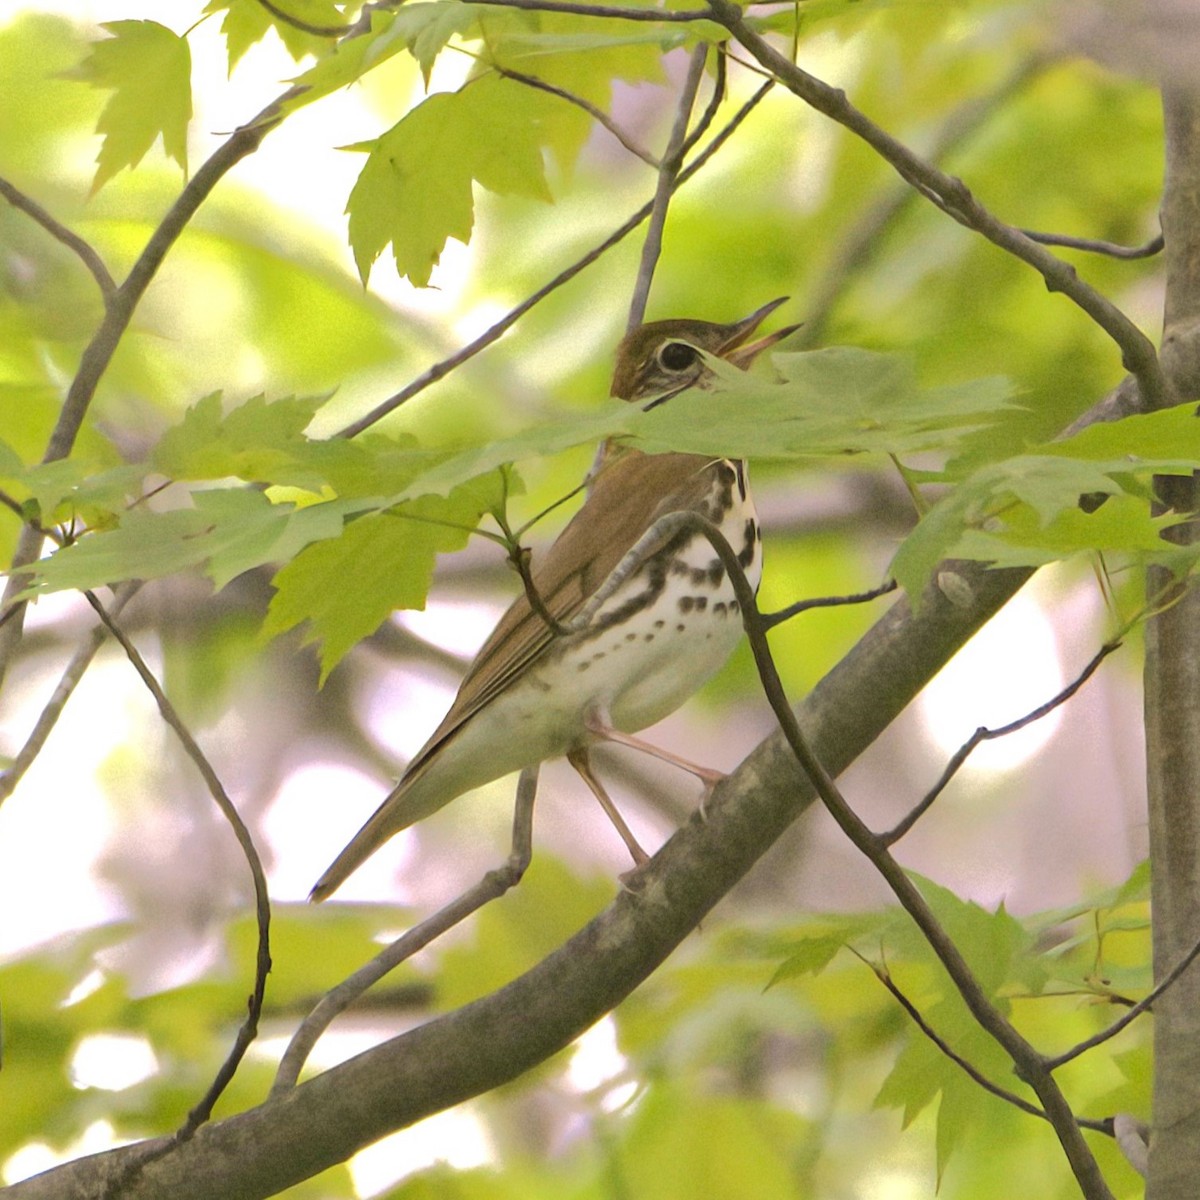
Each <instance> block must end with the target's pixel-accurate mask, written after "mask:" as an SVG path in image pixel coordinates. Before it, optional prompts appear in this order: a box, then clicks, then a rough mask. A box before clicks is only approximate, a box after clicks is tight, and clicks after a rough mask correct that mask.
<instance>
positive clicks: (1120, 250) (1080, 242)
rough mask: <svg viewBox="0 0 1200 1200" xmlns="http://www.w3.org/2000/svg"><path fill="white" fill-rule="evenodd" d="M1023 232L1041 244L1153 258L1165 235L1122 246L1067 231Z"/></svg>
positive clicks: (1129, 257)
mask: <svg viewBox="0 0 1200 1200" xmlns="http://www.w3.org/2000/svg"><path fill="white" fill-rule="evenodd" d="M1021 232H1022V233H1023V234H1024V235H1025V236H1026V237H1027V238H1028V239H1029V240H1030V241H1031V242H1037V243H1038V244H1039V245H1041V246H1066V247H1067V248H1068V249H1071V250H1088V251H1090V252H1091V253H1092V254H1104V255H1107V256H1108V257H1109V258H1124V259H1136V258H1153V257H1154V255H1156V254H1159V253H1161V252H1162V248H1163V246H1164V245H1165V244H1166V243H1165V242H1164V241H1163V235H1162V234H1161V233H1157V234H1155V235H1154V237H1152V238H1151V239H1150V240H1149V241H1148V242H1143V243H1142V244H1141V245H1140V246H1122V245H1120V244H1119V243H1117V242H1105V241H1101V240H1100V239H1099V238H1082V237H1071V236H1070V234H1066V233H1038V231H1037V230H1035V229H1022V230H1021Z"/></svg>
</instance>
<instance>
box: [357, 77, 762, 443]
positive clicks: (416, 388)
mask: <svg viewBox="0 0 1200 1200" xmlns="http://www.w3.org/2000/svg"><path fill="white" fill-rule="evenodd" d="M773 86H774V84H773V83H770V82H768V83H765V84H763V86H762V87H760V88H759V89H758V90H757V91H756V92H755V93H754V95H753V96H751V97H750V99H749V100H747V101H746V103H745V104H743V105H742V106H741V108H739V109H738V111H737V112H736V113H735V114H734V115H733V116H732V117H731V118H730V119H729V121H728V122H727V123H726V124H725V126H724V127H723V128H722V129H721V131H720V132H719V133H718V134H716V135H715V136H714V138H713V140H712V141H711V142H709V144H708V145H707V146H706V147H705V148H704V150H703V151H702V152H701V153H700V154H698V155H697V156H696V158H695V159H694V160H693V161H692V162H690V163H689V164H688V165H687V167H686V168H685V169H684V170H683V171H681V172H680V174H679V180H678V184H679V185H682V184H684V183H686V182H687V181H688V180H689V179H691V178H692V177H693V176H694V175H695V174H696V172H697V171H699V170H701V168H703V167H704V165H705V164H706V163H707V162H708V161H709V160H710V159H711V158H712V156H713V155H714V154H716V152H717V151H718V150H720V149H721V147H722V146H724V145H725V143H726V142H727V141H728V140H729V139H730V138H731V137H732V136H733V134H734V132H735V131H736V130H737V129H738V128H739V126H740V125H741V124H742V122H743V121H745V119H746V118H747V117H748V116H749V115H750V113H751V112H752V111H753V110H754V109H755V108H756V107H757V106H758V105H759V103H760V102H761V101H762V100H763V98H764V97H765V96H766V94H767V92H769V91H770V90H771V88H772V87H773ZM652 207H653V205H652V204H644V205H642V207H641V208H640V209H638V211H637V212H635V213H634V214H633V216H631V217H630V218H629V219H628V220H627V221H626V222H625V223H624V224H623V225H621V226H620V227H618V228H617V229H614V230H613V232H612V233H610V234H609V235H608V237H606V238H605V239H604V241H603V242H601V243H600V244H599V245H598V246H596V247H595V248H594V249H592V250H589V251H588V252H587V253H586V254H585V255H583V257H582V258H579V259H576V260H575V262H573V263H572V264H571V265H570V266H569V267H566V268H565V269H564V270H562V271H560V272H559V273H558V274H557V275H556V276H555V277H554V278H553V279H551V280H550V281H549V282H548V283H546V284H544V285H543V286H542V287H540V288H539V289H538V290H537V291H536V292H534V293H533V294H532V295H530V296H527V297H526V298H525V299H524V300H522V301H521V303H520V304H518V305H517V306H516V307H515V308H511V309H509V311H508V312H507V313H505V314H504V316H503V317H501V318H500V320H498V321H497V322H496V323H495V324H494V325H492V326H490V327H489V328H488V329H486V330H484V332H483V333H481V334H480V335H479V337H477V338H476V339H475V340H474V341H473V342H468V343H467V344H466V345H465V346H463V347H462V348H461V349H460V350H456V351H455V352H454V353H453V354H451V355H450V356H449V358H444V359H442V360H441V362H437V363H434V364H433V366H431V367H430V368H429V369H428V370H426V371H423V372H422V373H421V374H420V375H418V376H417V377H416V379H414V380H413V381H412V382H411V383H409V384H406V385H405V386H404V387H403V388H401V389H400V391H398V392H396V393H395V394H394V395H391V396H389V397H388V398H387V399H386V400H383V401H381V402H380V403H379V404H377V405H376V406H375V407H374V408H373V409H371V411H370V412H369V413H367V414H366V415H365V416H362V417H359V418H358V419H357V420H356V421H351V422H350V424H349V425H346V426H345V427H344V428H342V429H339V430H338V432H337V434H336V435H335V436H337V437H355V436H356V435H357V434H360V433H362V431H363V430H364V429H369V428H370V427H371V426H372V425H374V424H376V423H377V422H378V421H381V420H382V419H383V418H384V417H386V416H387V415H388V414H389V413H392V412H395V410H396V409H398V408H399V407H400V406H401V405H402V404H406V403H407V402H408V401H409V400H411V399H412V398H413V397H414V396H416V395H419V394H420V393H421V392H423V391H424V390H425V389H426V388H427V387H429V386H430V385H431V384H434V383H436V382H437V381H438V380H439V379H443V378H444V377H445V376H447V375H449V374H450V372H451V371H453V370H455V369H457V368H458V367H460V366H462V364H463V363H465V362H467V361H468V360H469V359H471V358H474V357H475V355H476V354H478V353H479V352H480V351H481V350H485V349H487V347H488V346H490V345H491V344H492V343H493V342H497V341H499V340H500V338H501V337H502V336H503V335H504V334H505V333H506V332H507V331H508V330H509V329H511V328H512V327H513V326H514V325H515V324H516V323H517V322H518V321H519V320H520V319H521V318H522V317H523V316H524V315H525V314H526V313H527V312H529V310H530V309H531V308H534V307H535V306H536V305H538V304H540V303H541V302H542V301H543V300H544V299H545V298H546V297H547V296H549V295H550V294H551V293H552V292H555V291H557V290H558V289H559V288H560V287H562V286H563V284H565V283H569V282H570V281H571V280H572V279H574V278H575V276H576V275H578V274H580V272H582V271H584V270H585V269H586V268H587V267H589V266H591V265H592V263H594V262H595V261H596V260H597V259H598V258H600V257H601V256H602V255H604V254H606V253H607V252H608V251H609V250H611V249H612V248H613V247H614V246H616V245H618V244H619V243H620V242H622V241H624V239H625V238H627V237H628V236H629V235H630V234H631V233H632V232H633V231H634V230H635V229H636V228H637V227H638V226H639V225H640V224H641V223H642V222H643V221H644V220H646V218H647V217H648V216H649V215H650V213H651V210H652Z"/></svg>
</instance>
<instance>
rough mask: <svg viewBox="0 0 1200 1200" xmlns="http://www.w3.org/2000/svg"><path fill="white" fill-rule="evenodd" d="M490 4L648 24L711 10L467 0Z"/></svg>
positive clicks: (703, 17) (706, 16)
mask: <svg viewBox="0 0 1200 1200" xmlns="http://www.w3.org/2000/svg"><path fill="white" fill-rule="evenodd" d="M471 2H472V3H473V4H482V5H486V6H487V7H490V8H519V9H523V10H524V11H526V12H556V13H570V14H571V15H572V16H576V17H595V18H597V19H598V20H614V19H615V20H619V21H645V22H649V23H650V24H672V25H676V24H677V25H687V24H690V23H692V22H694V21H712V20H714V16H713V14H712V13H711V12H710V11H709V10H708V9H705V8H693V9H680V10H678V11H674V12H673V11H671V10H670V9H667V8H627V7H625V6H624V5H616V4H574V3H571V0H471Z"/></svg>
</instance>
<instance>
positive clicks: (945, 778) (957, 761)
mask: <svg viewBox="0 0 1200 1200" xmlns="http://www.w3.org/2000/svg"><path fill="white" fill-rule="evenodd" d="M1122 644H1123V643H1122V642H1121V640H1120V639H1119V638H1114V639H1113V640H1112V641H1110V642H1105V643H1104V645H1103V646H1101V647H1100V649H1099V650H1097V651H1096V653H1095V654H1094V655H1093V656H1092V657H1091V659H1090V660H1089V662H1088V664H1087V666H1085V667H1084V668H1083V670H1082V671H1080V673H1079V674H1078V675H1077V676H1076V677H1075V678H1074V679H1073V680H1072V681H1071V682H1070V683H1069V684H1067V686H1066V687H1065V688H1063V689H1062V690H1061V691H1059V692H1058V693H1056V694H1055V695H1054V696H1052V697H1051V698H1050V699H1049V700H1047V701H1046V702H1045V703H1044V704H1039V705H1038V706H1037V708H1035V709H1033V710H1032V711H1030V712H1027V713H1026V714H1025V715H1024V716H1023V717H1019V718H1018V719H1017V720H1015V721H1010V722H1009V723H1008V724H1007V725H1000V726H998V727H997V728H996V729H988V728H987V727H986V726H983V725H981V726H980V727H979V728H978V729H976V730H975V732H974V733H973V734H971V736H970V737H969V738H967V740H966V741H965V742H963V744H962V745H961V746H959V748H958V749H957V750H956V751H955V752H954V754H953V755H952V756H951V758H950V761H949V762H948V763H947V764H946V769H945V770H944V771H943V772H942V774H941V777H940V778H939V779H938V781H937V783H935V784H934V785H933V787H932V788H930V789H929V791H928V792H926V793H925V795H924V796H923V797H922V798H921V800H920V802H919V803H917V804H916V805H915V806H914V807H913V808H912V810H911V811H910V812H909V813H908V815H907V816H906V817H905V818H904V819H903V820H902V821H900V822H899V823H898V824H896V825H895V826H893V827H892V828H891V829H889V830H888V831H887V832H886V833H881V834H879V835H878V836H879V839H880V841H881V842H883V844H884V845H885V846H891V845H894V844H895V843H896V842H898V841H899V840H900V839H901V838H902V837H904V835H905V834H906V833H908V831H909V830H910V829H911V828H912V827H913V826H914V825H915V824H916V823H917V822H918V821H919V820H920V819H921V818H922V817H923V816H924V815H925V814H926V813H927V812H928V811H929V809H930V807H931V806H932V804H933V802H934V801H935V800H936V799H937V798H938V797H939V796H940V795H941V794H942V792H943V791H945V789H946V786H947V784H949V782H950V780H951V779H953V778H954V776H955V775H956V774H957V772H958V769H959V768H960V767H961V766H962V765H963V763H965V762H966V761H967V758H968V757H969V756H970V754H971V752H972V751H973V750H974V749H975V747H976V746H978V745H979V743H980V742H990V741H994V740H995V739H996V738H1002V737H1008V735H1009V734H1011V733H1016V732H1017V731H1018V730H1020V729H1024V728H1025V727H1026V726H1027V725H1032V724H1033V723H1034V722H1035V721H1040V720H1041V719H1042V718H1043V717H1045V716H1048V715H1049V714H1050V713H1052V712H1053V711H1054V710H1055V709H1056V708H1058V707H1059V705H1061V704H1065V703H1066V702H1067V701H1068V700H1070V699H1071V697H1072V696H1074V695H1075V693H1076V692H1078V691H1079V689H1080V688H1081V687H1083V685H1084V684H1085V683H1087V681H1088V680H1089V679H1091V677H1092V676H1093V675H1094V674H1095V673H1096V672H1097V671H1098V670H1099V669H1100V664H1101V663H1102V662H1103V661H1104V660H1105V659H1106V658H1107V657H1108V656H1109V655H1110V654H1112V652H1113V651H1114V650H1118V649H1120V647H1121V645H1122Z"/></svg>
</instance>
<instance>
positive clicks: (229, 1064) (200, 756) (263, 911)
mask: <svg viewBox="0 0 1200 1200" xmlns="http://www.w3.org/2000/svg"><path fill="white" fill-rule="evenodd" d="M83 594H84V596H86V597H87V601H88V603H89V604H90V605H91V606H92V608H94V609H95V610H96V615H97V616H99V618H100V620H101V621H102V622H103V623H104V626H105V628H106V629H107V630H108V632H109V633H110V634H112V636H113V637H114V638H115V639H116V640H117V641H118V642H119V643H120V645H121V648H122V649H123V650H124V651H125V654H126V656H127V657H128V659H129V661H130V662H131V663H132V664H133V668H134V670H135V671H137V673H138V675H139V676H140V677H141V680H142V682H143V683H144V684H145V685H146V688H147V690H148V691H149V692H150V694H151V695H152V696H153V697H154V702H155V704H156V705H157V706H158V711H159V713H160V714H161V716H162V719H163V720H164V721H165V722H166V723H167V724H168V725H169V726H170V727H171V729H172V731H173V732H174V734H175V736H176V737H177V738H178V739H179V741H180V744H181V745H182V746H183V749H184V752H185V753H186V754H187V756H188V757H189V758H190V759H191V760H192V762H193V763H194V764H195V766H196V769H197V770H198V771H199V772H200V777H201V778H202V779H203V780H204V783H205V785H206V786H207V788H208V791H209V794H210V795H211V796H212V798H213V800H214V801H215V802H216V805H217V807H218V808H219V809H220V810H221V813H222V815H223V816H224V817H225V819H226V820H227V821H228V822H229V824H230V826H231V827H232V828H233V832H234V836H235V837H236V838H237V840H238V845H239V846H241V848H242V853H243V855H244V856H245V858H246V863H247V865H248V866H249V868H250V874H251V876H252V878H253V880H254V909H255V915H256V918H257V922H258V953H257V956H256V959H255V969H254V990H253V991H252V992H251V994H250V996H249V998H248V1000H247V1006H246V1007H247V1012H246V1019H245V1020H244V1021H243V1022H242V1024H241V1026H240V1027H239V1029H238V1032H237V1037H236V1038H235V1039H234V1043H233V1047H232V1048H231V1050H230V1051H229V1054H228V1055H227V1057H226V1059H225V1061H224V1062H223V1063H222V1064H221V1068H220V1070H219V1071H218V1072H217V1075H216V1078H215V1079H214V1080H213V1082H212V1084H211V1085H210V1086H209V1088H208V1090H207V1091H206V1092H205V1094H204V1096H203V1097H201V1099H200V1102H199V1103H198V1104H196V1105H195V1107H194V1108H193V1109H192V1110H191V1112H189V1113H188V1115H187V1119H186V1120H185V1121H184V1123H183V1125H182V1126H181V1127H180V1128H179V1129H178V1130H177V1131H176V1133H175V1138H174V1141H175V1142H176V1143H179V1142H184V1141H187V1140H188V1139H189V1138H190V1137H191V1136H192V1135H193V1134H194V1133H195V1132H196V1130H197V1129H198V1128H199V1127H200V1126H201V1125H203V1124H204V1122H205V1121H207V1120H208V1119H209V1117H210V1116H211V1115H212V1110H213V1106H214V1105H215V1104H216V1102H217V1100H218V1098H219V1097H220V1095H221V1093H222V1092H223V1091H224V1090H225V1088H226V1087H227V1086H228V1085H229V1082H230V1080H231V1079H232V1078H233V1076H234V1074H235V1073H236V1071H237V1069H238V1065H239V1063H240V1062H241V1061H242V1058H243V1056H244V1055H245V1053H246V1050H247V1048H248V1047H249V1046H250V1043H251V1042H253V1041H254V1039H255V1037H256V1036H257V1034H258V1020H259V1017H260V1015H261V1014H262V1005H263V996H264V995H265V993H266V988H267V974H268V972H269V971H270V970H271V948H270V926H271V902H270V899H269V898H268V896H267V877H266V875H265V874H264V873H263V868H262V860H261V859H260V858H259V856H258V850H257V849H256V848H255V846H254V839H253V838H252V837H251V836H250V831H249V830H248V829H247V828H246V824H245V822H244V821H243V820H242V818H241V816H240V814H239V813H238V811H237V809H236V808H235V807H234V804H233V801H232V800H231V799H230V798H229V795H228V793H227V792H226V791H225V787H224V785H223V784H222V783H221V780H220V778H219V777H218V776H217V773H216V771H214V770H213V767H212V764H211V763H210V762H209V761H208V759H207V758H206V757H205V754H204V751H203V750H201V749H200V746H199V743H197V741H196V739H195V738H194V737H192V734H191V732H190V730H189V729H188V727H187V726H186V725H185V724H184V723H183V720H182V718H181V717H180V716H179V714H178V713H177V712H176V711H175V706H174V705H173V704H172V703H171V701H170V700H169V699H168V698H167V694H166V693H165V692H164V691H163V689H162V686H161V685H160V684H159V682H158V680H157V679H156V678H155V677H154V672H153V671H151V670H150V668H149V667H148V666H147V665H146V661H145V659H143V658H142V656H141V654H140V653H139V652H138V649H137V647H136V646H135V645H134V644H133V643H132V642H131V641H130V640H129V638H128V637H127V636H126V635H125V631H124V630H123V629H121V627H120V626H119V625H118V624H117V623H116V621H114V620H113V618H112V616H111V615H110V613H109V612H108V610H107V609H106V608H105V606H104V605H103V604H102V603H101V602H100V600H99V599H98V598H97V597H96V595H95V593H94V592H90V591H85V592H84V593H83Z"/></svg>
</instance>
